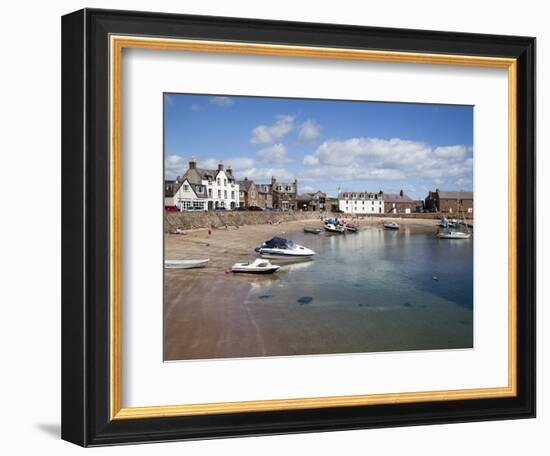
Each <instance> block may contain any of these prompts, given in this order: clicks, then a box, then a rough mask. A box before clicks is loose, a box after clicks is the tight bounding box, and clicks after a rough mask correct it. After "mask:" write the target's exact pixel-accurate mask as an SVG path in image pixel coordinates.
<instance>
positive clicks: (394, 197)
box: [382, 193, 414, 203]
mask: <svg viewBox="0 0 550 456" xmlns="http://www.w3.org/2000/svg"><path fill="white" fill-rule="evenodd" d="M382 199H383V200H384V203H414V200H413V199H412V198H409V197H408V196H407V195H403V196H401V195H400V194H399V193H384V195H383V198H382Z"/></svg>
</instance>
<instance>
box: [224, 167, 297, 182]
mask: <svg viewBox="0 0 550 456" xmlns="http://www.w3.org/2000/svg"><path fill="white" fill-rule="evenodd" d="M233 174H235V175H236V176H237V178H238V179H244V178H245V177H248V178H249V179H252V180H255V181H256V182H268V181H270V180H271V176H275V177H276V178H277V180H280V181H285V180H286V181H291V180H294V174H293V173H291V172H290V171H288V170H286V169H285V168H257V167H252V168H248V169H242V170H239V171H233Z"/></svg>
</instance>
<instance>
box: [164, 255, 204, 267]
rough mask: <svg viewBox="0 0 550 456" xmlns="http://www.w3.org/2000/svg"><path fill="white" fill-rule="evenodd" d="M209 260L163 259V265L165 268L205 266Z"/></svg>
mask: <svg viewBox="0 0 550 456" xmlns="http://www.w3.org/2000/svg"><path fill="white" fill-rule="evenodd" d="M209 261H210V259H209V258H206V259H204V260H165V261H164V267H165V268H166V269H193V268H205V267H206V266H207V265H208V262H209Z"/></svg>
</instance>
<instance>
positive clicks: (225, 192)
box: [223, 190, 227, 199]
mask: <svg viewBox="0 0 550 456" xmlns="http://www.w3.org/2000/svg"><path fill="white" fill-rule="evenodd" d="M223 197H224V198H225V199H227V190H224V191H223Z"/></svg>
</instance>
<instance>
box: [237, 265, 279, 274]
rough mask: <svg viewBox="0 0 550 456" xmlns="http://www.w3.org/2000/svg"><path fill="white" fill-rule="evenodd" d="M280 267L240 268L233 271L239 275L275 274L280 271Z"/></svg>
mask: <svg viewBox="0 0 550 456" xmlns="http://www.w3.org/2000/svg"><path fill="white" fill-rule="evenodd" d="M279 267H280V266H272V267H270V268H261V269H246V268H245V269H242V268H239V267H233V268H232V269H231V271H233V272H235V273H237V274H273V273H274V272H277V271H278V270H279Z"/></svg>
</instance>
